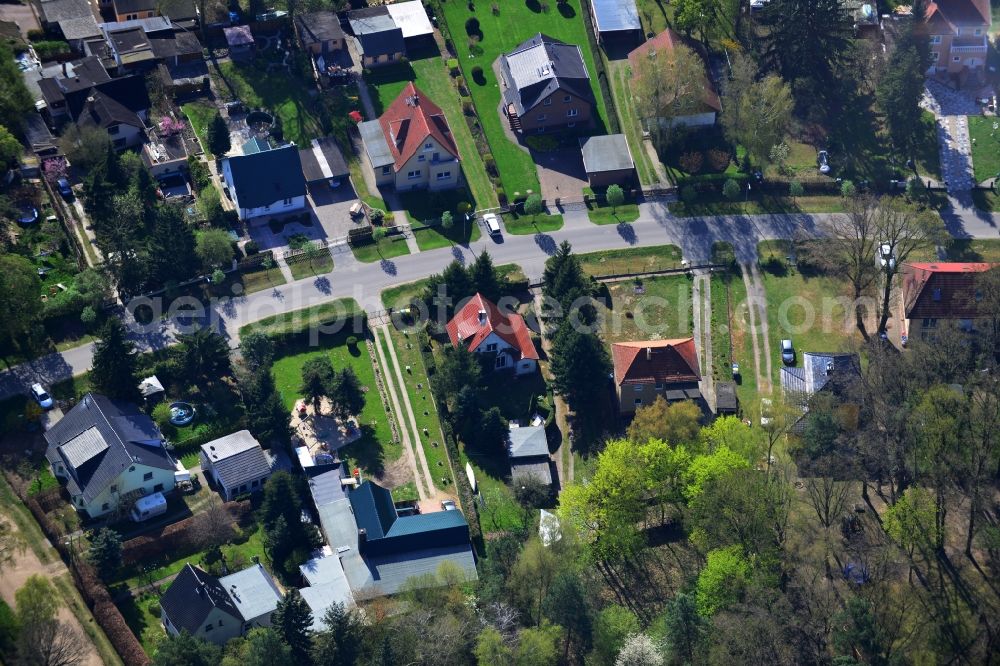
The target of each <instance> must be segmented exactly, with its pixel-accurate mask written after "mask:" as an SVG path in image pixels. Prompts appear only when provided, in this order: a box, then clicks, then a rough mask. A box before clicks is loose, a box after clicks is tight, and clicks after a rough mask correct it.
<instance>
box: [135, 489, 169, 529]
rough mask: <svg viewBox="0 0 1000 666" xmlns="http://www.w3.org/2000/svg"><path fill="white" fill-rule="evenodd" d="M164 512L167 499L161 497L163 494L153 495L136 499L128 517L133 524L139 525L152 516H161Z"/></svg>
mask: <svg viewBox="0 0 1000 666" xmlns="http://www.w3.org/2000/svg"><path fill="white" fill-rule="evenodd" d="M166 512H167V498H166V497H164V496H163V493H153V494H152V495H146V496H145V497H140V498H139V499H137V500H136V501H135V506H133V507H132V512H131V513H130V514H129V516H130V517H131V518H132V520H133V521H134V522H137V523H141V522H142V521H144V520H149V519H150V518H152V517H154V516H162V515H163V514H165V513H166Z"/></svg>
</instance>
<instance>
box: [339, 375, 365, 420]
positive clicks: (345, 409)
mask: <svg viewBox="0 0 1000 666" xmlns="http://www.w3.org/2000/svg"><path fill="white" fill-rule="evenodd" d="M331 399H332V401H333V413H334V414H335V415H336V416H337V418H339V419H340V420H341V421H346V420H347V419H348V418H350V417H351V416H354V415H356V414H360V413H361V410H362V409H364V408H365V392H364V390H363V389H362V387H361V381H360V380H359V379H358V376H357V375H356V374H354V370H353V369H352V368H344V369H343V370H341V371H340V372H338V373H337V375H336V378H335V379H334V388H333V395H332V396H331Z"/></svg>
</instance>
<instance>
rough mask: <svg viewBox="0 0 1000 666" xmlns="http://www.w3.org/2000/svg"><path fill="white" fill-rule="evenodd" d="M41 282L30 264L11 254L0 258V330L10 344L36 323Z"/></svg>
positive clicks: (39, 304)
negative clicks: (1, 313) (1, 314)
mask: <svg viewBox="0 0 1000 666" xmlns="http://www.w3.org/2000/svg"><path fill="white" fill-rule="evenodd" d="M41 293H42V283H41V281H40V280H39V279H38V273H37V271H35V268H34V266H33V265H32V264H31V262H30V261H28V260H27V259H25V258H24V257H19V256H17V255H13V254H4V255H0V311H2V312H3V316H2V317H0V327H2V329H3V333H4V335H5V336H6V337H7V338H8V339H9V340H11V341H16V340H17V339H18V338H19V336H20V335H21V334H22V333H23V332H24V331H26V330H27V329H28V327H29V326H31V324H33V323H34V322H35V319H36V318H37V317H38V313H39V312H40V311H41V309H42V303H41V301H40V300H39V297H40V295H41Z"/></svg>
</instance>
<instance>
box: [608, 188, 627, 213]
mask: <svg viewBox="0 0 1000 666" xmlns="http://www.w3.org/2000/svg"><path fill="white" fill-rule="evenodd" d="M604 197H605V198H606V199H607V202H608V205H609V206H611V212H612V213H615V212H616V210H617V209H618V206H621V205H622V204H623V203H625V192H624V191H623V190H622V186H621V185H617V184H614V185H608V189H607V191H605V193H604Z"/></svg>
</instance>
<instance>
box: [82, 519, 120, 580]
mask: <svg viewBox="0 0 1000 666" xmlns="http://www.w3.org/2000/svg"><path fill="white" fill-rule="evenodd" d="M87 558H88V559H89V560H90V563H91V564H93V565H94V568H95V569H97V574H98V575H99V576H100V577H101V578H102V579H104V580H110V579H111V577H112V576H114V575H115V574H116V573H117V572H118V569H120V568H121V566H122V538H121V536H120V535H119V534H118V532H115V531H114V530H111V529H108V528H107V527H102V528H101V529H100V530H98V532H97V534H95V535H94V537H93V538H92V539H91V540H90V550H89V551H88V553H87Z"/></svg>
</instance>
